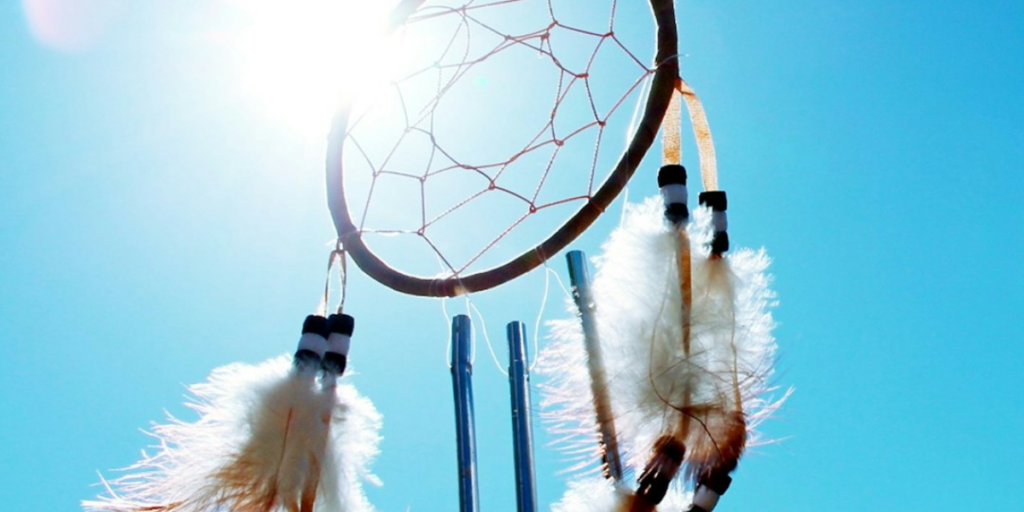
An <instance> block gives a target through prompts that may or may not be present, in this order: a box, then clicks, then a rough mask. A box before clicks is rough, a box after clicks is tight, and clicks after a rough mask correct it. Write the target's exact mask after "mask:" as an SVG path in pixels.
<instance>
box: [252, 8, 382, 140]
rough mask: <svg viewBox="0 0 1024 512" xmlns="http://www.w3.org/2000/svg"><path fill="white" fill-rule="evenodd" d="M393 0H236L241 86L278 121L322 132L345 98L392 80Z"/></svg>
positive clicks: (312, 131)
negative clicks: (389, 23) (241, 24)
mask: <svg viewBox="0 0 1024 512" xmlns="http://www.w3.org/2000/svg"><path fill="white" fill-rule="evenodd" d="M394 3H395V2H394V1H388V0H237V1H236V5H237V6H238V8H239V9H241V10H243V12H245V13H246V15H247V17H248V18H249V19H250V23H248V28H247V30H246V31H245V32H244V33H243V34H242V36H241V39H240V44H241V51H242V53H243V58H244V61H245V68H244V69H245V76H244V91H245V93H246V94H247V95H248V96H250V97H251V98H252V99H254V100H256V101H257V102H258V103H260V104H262V105H263V107H264V108H265V109H266V110H267V112H268V114H269V115H270V116H271V117H272V118H273V119H274V120H276V121H279V122H284V123H287V124H289V125H291V126H293V127H294V128H296V129H298V130H301V131H302V132H305V133H309V134H312V135H316V136H322V135H323V134H324V133H326V131H327V126H328V124H329V119H330V117H331V115H332V114H333V112H334V109H335V108H336V106H337V105H338V103H339V102H340V101H349V100H351V99H352V98H354V97H356V96H358V95H359V93H360V91H365V90H371V89H373V88H374V87H379V86H380V84H381V83H382V82H383V81H386V80H387V79H388V73H387V70H388V65H387V62H388V60H389V59H388V55H387V54H388V49H387V44H388V43H387V40H386V38H385V35H386V34H385V21H386V20H387V17H388V14H389V13H390V11H391V8H392V6H393V5H394Z"/></svg>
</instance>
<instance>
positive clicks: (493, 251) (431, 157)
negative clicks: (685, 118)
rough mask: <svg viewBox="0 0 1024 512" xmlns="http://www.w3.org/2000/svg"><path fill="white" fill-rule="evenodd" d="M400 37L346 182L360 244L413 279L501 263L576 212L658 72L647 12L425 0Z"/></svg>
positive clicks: (584, 3)
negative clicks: (387, 80)
mask: <svg viewBox="0 0 1024 512" xmlns="http://www.w3.org/2000/svg"><path fill="white" fill-rule="evenodd" d="M626 10H628V11H629V12H625V11H626ZM394 37H396V38H398V47H399V48H398V50H397V52H396V55H397V56H396V57H394V60H393V62H389V63H388V66H389V69H390V70H391V81H390V84H388V85H387V86H386V87H382V88H380V90H378V91H375V93H374V94H373V95H372V96H373V97H372V98H369V99H366V100H365V101H363V102H362V103H360V104H359V105H358V106H357V108H356V110H355V113H354V115H353V117H352V120H351V121H350V123H349V129H348V131H347V134H346V139H345V141H344V144H345V152H344V173H345V186H346V193H347V200H348V205H349V210H350V212H351V213H352V216H353V221H354V223H355V225H356V227H357V228H358V229H359V230H360V232H362V233H363V234H364V238H365V239H366V240H367V243H368V245H369V246H371V247H372V248H373V250H374V251H375V252H376V253H377V254H378V255H380V256H381V258H382V259H383V260H384V261H387V262H388V264H390V265H392V266H394V267H396V268H399V269H401V270H403V271H405V272H409V273H413V274H419V275H436V274H437V273H438V271H439V269H440V271H441V274H442V275H445V276H459V275H461V274H463V273H467V272H472V271H476V270H477V269H479V268H483V267H486V266H493V265H495V264H498V263H500V262H502V261H503V260H504V259H507V258H508V257H510V256H511V255H514V254H518V253H520V252H522V251H523V250H525V249H528V248H530V247H533V246H534V245H536V244H537V243H538V242H539V241H541V240H543V239H544V238H545V237H546V236H547V235H548V234H549V233H550V232H551V231H553V230H554V229H555V228H557V227H558V226H559V225H560V223H561V222H564V220H565V219H566V218H568V217H569V216H570V215H571V214H572V213H573V212H575V211H576V210H577V209H579V207H580V206H581V205H582V204H583V203H585V202H586V201H587V200H588V199H590V197H591V195H592V194H593V193H594V191H595V188H596V187H597V186H598V185H600V182H601V181H602V180H603V179H604V177H605V176H606V175H607V173H608V171H609V170H611V168H612V167H613V166H614V164H615V162H616V161H617V159H618V157H619V155H620V153H621V152H622V151H623V150H624V148H625V147H626V143H627V139H628V137H627V135H628V134H629V133H632V132H631V130H630V124H631V120H632V119H633V117H634V115H635V112H636V107H637V105H638V103H639V101H640V100H641V99H642V96H643V95H644V88H645V84H646V82H647V80H648V78H649V77H650V76H651V74H652V72H653V71H652V69H651V67H652V65H651V64H650V61H651V60H652V58H653V54H654V50H653V48H654V30H653V22H652V20H651V14H650V7H649V5H648V4H647V3H646V2H630V3H629V5H628V9H627V6H625V5H622V6H619V5H616V2H615V1H602V0H575V1H570V0H504V1H495V0H492V1H483V2H480V1H469V2H465V3H454V2H449V3H444V2H430V1H428V2H427V3H425V4H424V5H423V6H422V7H421V8H420V9H419V10H418V11H417V12H416V13H415V14H414V15H413V16H412V17H411V18H410V19H409V20H408V21H407V23H406V24H405V25H404V26H403V27H401V28H400V29H399V30H398V31H397V32H396V34H395V36H394ZM366 235H370V236H366Z"/></svg>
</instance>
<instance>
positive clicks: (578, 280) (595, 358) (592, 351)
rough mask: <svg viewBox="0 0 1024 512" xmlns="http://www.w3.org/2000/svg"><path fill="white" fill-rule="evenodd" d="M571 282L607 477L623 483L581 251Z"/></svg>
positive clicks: (573, 260)
mask: <svg viewBox="0 0 1024 512" xmlns="http://www.w3.org/2000/svg"><path fill="white" fill-rule="evenodd" d="M565 257H566V260H567V261H568V263H569V279H570V282H571V283H572V296H573V299H575V301H576V307H577V308H579V311H580V321H581V322H582V324H583V341H584V345H585V347H586V350H587V370H589V372H590V390H591V392H592V393H593V395H594V396H593V398H594V411H595V412H596V416H597V417H596V420H597V428H598V431H599V432H600V442H601V446H602V447H603V448H604V470H605V476H606V477H607V478H611V479H613V480H615V481H616V482H618V481H621V480H622V460H621V458H620V456H619V442H618V438H617V437H616V433H615V418H614V415H613V414H612V406H611V400H610V399H609V397H608V377H607V375H606V374H605V370H604V359H603V357H602V356H601V346H600V344H599V342H598V334H597V324H596V322H595V321H594V298H593V296H592V295H591V292H590V271H589V270H588V269H587V260H586V256H585V255H584V254H583V252H582V251H569V252H568V253H567V254H566V255H565Z"/></svg>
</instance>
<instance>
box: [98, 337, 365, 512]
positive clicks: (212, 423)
mask: <svg viewBox="0 0 1024 512" xmlns="http://www.w3.org/2000/svg"><path fill="white" fill-rule="evenodd" d="M189 391H190V392H191V394H192V397H191V401H190V402H189V403H188V404H187V405H188V406H189V407H191V408H192V409H194V410H195V411H196V412H197V413H198V415H199V419H198V420H197V421H195V422H191V423H190V422H184V421H181V420H178V419H176V418H174V417H170V416H169V422H168V423H167V424H162V425H155V426H154V427H153V432H152V435H153V437H155V438H156V439H157V440H158V441H159V444H158V445H157V446H156V447H155V448H156V452H155V453H154V454H153V455H148V454H146V453H145V452H143V458H142V460H141V461H139V462H138V463H136V464H134V465H132V466H130V467H129V468H127V469H126V471H128V472H129V473H128V474H127V475H125V476H122V477H120V478H118V479H116V480H113V481H111V482H109V483H108V482H106V481H104V484H105V485H106V486H107V490H108V495H107V496H101V497H100V498H99V499H98V500H96V501H84V502H83V503H82V506H83V507H84V508H85V509H86V510H96V511H116V512H128V511H175V512H179V511H180V512H212V511H214V510H221V509H230V510H232V511H234V512H250V511H260V512H269V511H272V510H294V511H298V510H300V509H301V510H308V509H309V508H311V507H312V503H313V500H312V499H311V498H314V497H315V498H316V509H317V510H324V511H326V510H337V509H338V507H337V506H335V507H331V508H327V506H326V504H322V503H319V502H320V501H327V502H329V503H330V504H333V505H337V504H339V503H344V502H345V500H349V499H351V500H352V501H353V503H354V505H351V507H350V508H349V509H350V510H355V511H364V510H366V511H369V510H372V507H370V506H369V504H368V503H366V500H365V497H363V496H362V492H361V489H360V488H359V486H358V485H359V482H358V481H354V480H353V479H352V478H351V477H350V475H357V476H359V477H370V476H372V475H370V473H369V470H368V469H367V468H366V465H368V464H369V463H370V462H371V461H372V458H373V455H374V454H375V453H376V450H377V442H378V440H379V436H378V434H377V430H378V429H379V427H380V416H379V414H377V412H376V410H375V409H374V408H373V405H372V404H370V403H369V401H368V400H366V399H365V398H362V397H359V395H358V394H357V393H356V392H355V390H354V389H353V388H352V387H351V386H347V385H346V386H341V387H339V393H338V394H337V396H335V393H334V390H333V387H332V389H331V390H330V392H326V390H321V389H320V386H319V385H318V384H317V383H316V382H315V372H313V371H310V370H305V371H300V370H297V369H295V368H293V365H292V363H291V357H289V356H281V357H278V358H275V359H272V360H269V361H266V362H264V363H262V364H259V365H248V364H240V363H238V364H231V365H227V366H224V367H221V368H217V369H215V370H214V371H213V372H212V373H211V374H210V377H209V378H208V379H207V381H206V382H204V383H201V384H195V385H193V386H190V387H189ZM350 401H351V403H350ZM328 429H331V430H333V434H332V435H331V436H330V437H328V434H329V431H328ZM345 436H351V437H352V438H353V440H349V439H347V438H346V437H345ZM346 449H349V450H352V451H353V453H352V455H351V457H349V456H348V454H342V453H340V450H346ZM333 452H338V453H333ZM318 487H319V489H320V491H319V494H320V495H324V497H325V499H323V500H321V499H320V498H319V497H318V491H317V488H318ZM325 491H327V492H325ZM304 492H305V496H304V495H303V493H304ZM311 493H312V494H311ZM345 506H346V507H349V504H348V503H345ZM300 507H301V508H300Z"/></svg>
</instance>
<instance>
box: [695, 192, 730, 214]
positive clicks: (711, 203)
mask: <svg viewBox="0 0 1024 512" xmlns="http://www.w3.org/2000/svg"><path fill="white" fill-rule="evenodd" d="M697 198H698V201H700V204H702V205H704V206H707V207H708V208H711V209H712V210H714V211H716V212H724V211H725V210H726V209H728V208H729V201H728V200H727V199H726V198H725V191H724V190H712V191H710V192H701V193H700V195H699V196H697Z"/></svg>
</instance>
